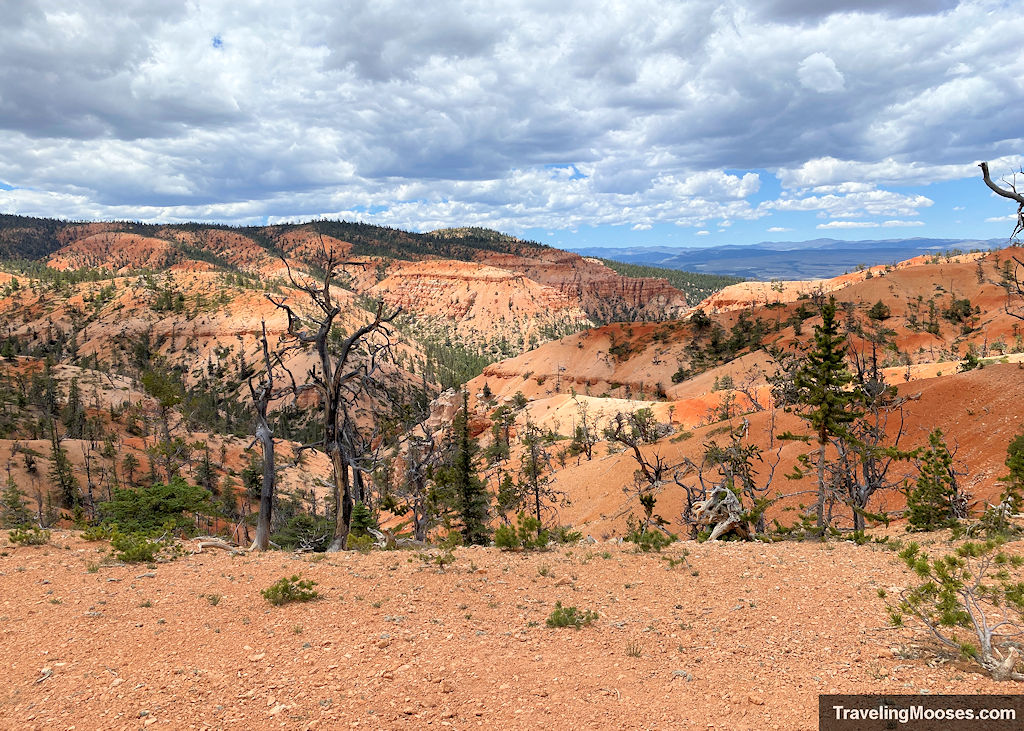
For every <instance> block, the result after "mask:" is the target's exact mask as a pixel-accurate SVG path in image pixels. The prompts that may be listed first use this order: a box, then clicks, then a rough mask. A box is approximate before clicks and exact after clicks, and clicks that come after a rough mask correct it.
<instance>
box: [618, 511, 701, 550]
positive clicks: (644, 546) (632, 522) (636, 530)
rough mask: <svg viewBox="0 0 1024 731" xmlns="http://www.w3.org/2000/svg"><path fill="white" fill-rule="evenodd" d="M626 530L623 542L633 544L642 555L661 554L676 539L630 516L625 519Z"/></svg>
mask: <svg viewBox="0 0 1024 731" xmlns="http://www.w3.org/2000/svg"><path fill="white" fill-rule="evenodd" d="M626 528H627V532H626V536H625V538H623V540H625V541H628V542H630V543H633V544H635V545H636V550H637V551H642V552H643V553H650V552H651V551H656V552H658V553H661V549H663V548H665V546H668V545H669V544H671V543H672V542H673V541H674V540H676V537H675V536H674V535H672V534H671V533H665V532H663V531H660V530H657V529H652V528H650V527H648V526H646V525H644V524H643V523H641V522H640V520H639V519H637V518H634V517H633V516H632V515H630V516H629V517H628V518H627V519H626ZM709 535H710V534H709Z"/></svg>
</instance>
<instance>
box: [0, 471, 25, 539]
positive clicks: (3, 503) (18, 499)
mask: <svg viewBox="0 0 1024 731" xmlns="http://www.w3.org/2000/svg"><path fill="white" fill-rule="evenodd" d="M0 523H2V525H3V527H4V528H23V527H25V526H27V525H29V524H31V523H32V512H31V511H30V510H29V509H28V508H26V507H25V493H23V492H22V491H21V490H19V489H18V485H17V484H16V483H15V482H14V478H13V477H8V478H7V487H5V488H4V490H3V492H0Z"/></svg>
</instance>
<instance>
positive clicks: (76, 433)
mask: <svg viewBox="0 0 1024 731" xmlns="http://www.w3.org/2000/svg"><path fill="white" fill-rule="evenodd" d="M60 419H61V421H63V422H64V426H65V427H67V432H66V435H67V436H68V437H69V438H70V439H81V438H82V437H83V436H84V435H85V407H84V406H83V405H82V393H81V390H80V389H79V387H78V379H77V378H72V379H71V384H70V385H69V386H68V401H67V404H66V405H65V406H64V408H63V409H62V410H61V412H60Z"/></svg>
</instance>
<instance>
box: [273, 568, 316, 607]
mask: <svg viewBox="0 0 1024 731" xmlns="http://www.w3.org/2000/svg"><path fill="white" fill-rule="evenodd" d="M314 586H316V582H315V581H310V580H309V579H300V578H299V575H298V574H295V575H293V576H286V577H284V578H281V579H278V580H277V581H276V582H274V583H273V584H271V585H270V586H268V587H267V588H266V589H264V590H263V591H261V592H260V594H262V595H263V598H264V599H266V600H267V601H268V602H270V603H271V604H273V605H274V606H281V605H282V604H288V603H290V602H311V601H313V600H314V599H319V598H320V594H319V593H318V592H317V591H316V590H315V589H314V588H313V587H314Z"/></svg>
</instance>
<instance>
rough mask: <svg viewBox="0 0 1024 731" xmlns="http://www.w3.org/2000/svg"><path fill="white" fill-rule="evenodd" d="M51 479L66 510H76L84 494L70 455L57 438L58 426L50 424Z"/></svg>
mask: <svg viewBox="0 0 1024 731" xmlns="http://www.w3.org/2000/svg"><path fill="white" fill-rule="evenodd" d="M50 461H51V466H50V479H52V480H53V483H54V484H55V485H56V486H57V489H58V490H59V491H60V503H61V507H64V508H69V509H70V508H75V507H78V506H79V505H81V504H82V492H81V488H80V487H79V486H78V480H77V479H76V478H75V473H74V470H73V469H72V467H71V460H69V459H68V453H67V451H66V450H65V449H64V447H62V446H61V445H60V440H59V439H58V438H57V425H56V424H55V423H51V424H50Z"/></svg>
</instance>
